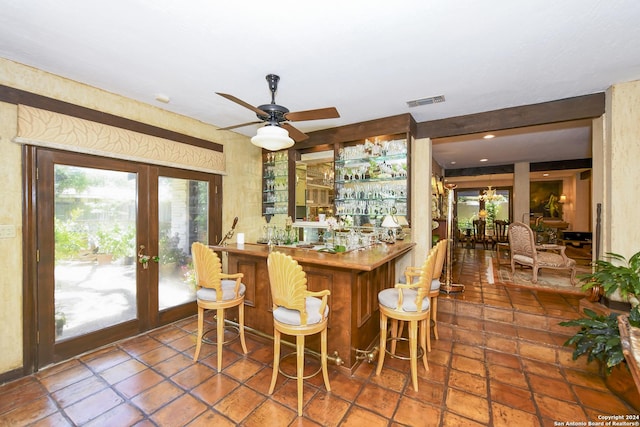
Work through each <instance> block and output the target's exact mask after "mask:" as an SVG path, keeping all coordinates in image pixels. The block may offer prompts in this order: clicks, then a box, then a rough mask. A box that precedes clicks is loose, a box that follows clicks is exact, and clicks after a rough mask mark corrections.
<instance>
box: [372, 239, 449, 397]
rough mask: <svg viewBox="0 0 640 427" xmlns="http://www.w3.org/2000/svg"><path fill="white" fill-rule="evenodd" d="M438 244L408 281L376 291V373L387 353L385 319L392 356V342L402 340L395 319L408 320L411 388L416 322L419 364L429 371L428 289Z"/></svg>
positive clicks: (414, 377)
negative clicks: (377, 355) (378, 351)
mask: <svg viewBox="0 0 640 427" xmlns="http://www.w3.org/2000/svg"><path fill="white" fill-rule="evenodd" d="M437 253H438V246H434V247H433V248H431V250H430V251H429V255H428V256H427V259H426V261H425V263H424V264H423V265H422V267H420V268H419V269H417V270H416V271H415V272H411V271H407V272H405V275H406V276H407V283H396V285H395V286H394V287H393V288H389V289H384V290H382V291H380V292H379V293H378V303H379V307H380V357H379V359H378V367H377V369H376V375H380V372H381V371H382V365H383V364H384V357H385V353H386V352H387V350H386V348H387V320H388V319H389V318H390V319H391V338H390V340H392V341H394V344H393V345H392V351H391V352H390V354H391V355H393V353H395V351H394V350H395V341H398V340H405V339H404V338H400V337H399V336H398V335H397V332H398V321H406V322H409V339H408V341H409V354H410V356H409V359H410V361H411V380H412V382H413V389H414V390H415V391H418V357H419V356H418V354H419V352H418V322H420V348H421V350H422V363H423V364H424V368H425V369H426V370H427V371H428V370H429V364H428V362H427V351H426V336H427V332H428V324H429V315H430V302H429V298H428V296H429V292H430V288H431V281H432V278H433V270H434V267H435V263H436V257H437ZM413 277H417V278H418V281H417V282H415V283H411V279H412V278H413Z"/></svg>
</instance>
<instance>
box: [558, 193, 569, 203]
mask: <svg viewBox="0 0 640 427" xmlns="http://www.w3.org/2000/svg"><path fill="white" fill-rule="evenodd" d="M558 202H559V203H567V195H566V194H561V195H560V200H558Z"/></svg>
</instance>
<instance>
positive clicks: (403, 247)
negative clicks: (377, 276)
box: [211, 241, 416, 271]
mask: <svg viewBox="0 0 640 427" xmlns="http://www.w3.org/2000/svg"><path fill="white" fill-rule="evenodd" d="M415 245H416V244H415V243H413V242H409V241H398V242H396V243H393V244H388V243H379V244H376V245H373V246H369V247H367V248H364V249H359V250H354V251H350V252H339V253H327V252H320V251H317V250H315V249H309V248H299V247H294V246H274V247H273V249H272V250H274V251H279V252H283V253H285V254H287V255H290V256H291V257H292V258H293V259H295V260H296V261H298V262H301V263H309V264H316V265H325V266H328V267H335V268H348V269H353V270H360V271H372V270H375V269H376V268H377V267H379V266H380V265H382V264H384V263H386V262H388V261H389V260H392V259H394V258H397V257H399V256H401V255H403V254H405V253H407V252H409V251H410V250H411V249H412V248H413V247H414V246H415ZM211 248H212V249H213V250H215V251H221V252H228V253H233V254H240V255H242V254H245V255H251V256H258V257H263V258H267V257H268V256H269V246H267V245H265V244H258V243H245V244H243V245H238V244H235V243H230V244H228V245H224V246H217V245H212V246H211Z"/></svg>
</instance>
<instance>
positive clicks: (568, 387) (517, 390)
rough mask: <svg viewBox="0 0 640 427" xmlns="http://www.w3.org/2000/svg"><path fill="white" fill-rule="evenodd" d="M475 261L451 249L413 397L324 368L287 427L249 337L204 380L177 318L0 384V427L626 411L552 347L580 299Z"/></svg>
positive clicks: (207, 367) (551, 420)
mask: <svg viewBox="0 0 640 427" xmlns="http://www.w3.org/2000/svg"><path fill="white" fill-rule="evenodd" d="M484 252H485V251H482V250H459V251H458V253H457V257H458V259H459V260H464V262H458V263H457V264H456V266H455V267H456V268H455V269H454V281H455V282H456V283H463V284H464V285H465V292H464V293H462V294H451V295H445V294H443V295H442V296H441V298H440V299H439V301H440V309H439V324H438V325H439V326H438V328H439V333H440V339H439V340H437V341H436V340H432V347H433V348H432V351H431V353H429V366H430V370H429V371H428V372H425V371H424V369H423V368H420V369H419V389H420V392H418V393H416V392H415V391H414V390H413V388H412V387H411V381H410V375H409V367H408V362H405V361H401V360H398V359H391V358H388V357H387V358H386V360H385V366H384V369H383V370H382V373H381V375H380V376H375V369H374V368H375V367H374V365H372V364H368V363H363V364H362V365H360V367H359V368H358V369H357V371H356V372H355V374H354V375H353V376H347V375H345V374H344V373H343V372H342V371H340V370H339V369H338V368H336V367H332V368H330V381H331V387H332V391H331V392H330V393H327V392H326V391H325V389H324V386H323V383H322V378H321V376H320V375H319V376H316V377H314V378H312V379H310V380H307V381H306V382H305V387H304V416H303V417H300V418H298V417H297V416H296V388H295V382H294V381H292V380H287V379H285V378H284V377H283V376H282V375H281V376H279V379H278V384H277V386H276V390H275V392H274V394H273V395H272V396H269V395H267V390H268V387H269V381H270V378H271V372H272V370H271V362H272V344H271V342H270V341H265V340H263V339H261V338H258V337H255V336H251V335H249V336H248V340H247V346H248V348H249V354H248V355H247V356H244V355H242V353H241V350H240V345H239V343H238V342H237V341H236V342H234V343H231V344H229V345H227V346H225V348H224V356H223V364H224V368H223V370H222V372H221V373H217V372H216V369H215V368H214V366H215V360H214V359H215V353H214V349H215V347H214V346H211V345H204V346H203V351H202V352H201V355H200V361H199V362H198V363H195V364H194V363H192V361H191V358H192V356H193V351H194V342H195V339H194V336H193V334H194V331H195V330H196V321H195V318H189V319H186V320H184V321H180V322H178V323H175V324H172V325H169V326H165V327H162V328H160V329H157V330H154V331H151V332H149V333H146V334H144V335H141V336H138V337H135V338H132V339H129V340H125V341H122V342H119V343H117V344H114V345H111V346H108V347H106V348H102V349H100V350H97V351H95V352H92V353H89V354H85V355H83V356H81V357H78V358H74V359H72V360H69V361H66V362H63V363H60V364H58V365H55V366H52V367H49V368H47V369H44V370H42V371H40V372H39V373H37V374H35V375H31V376H29V377H25V378H21V379H19V380H17V381H14V382H11V383H8V384H4V385H2V386H0V426H23V425H30V426H72V425H88V426H131V425H136V426H141V427H142V426H183V425H189V426H200V425H202V426H204V425H207V426H232V425H239V424H240V425H245V426H290V425H300V426H303V425H304V426H311V425H315V426H367V427H373V426H402V425H411V426H422V425H424V426H439V425H442V426H510V427H514V426H553V425H571V424H561V423H571V422H573V423H578V422H585V424H583V425H587V424H586V422H588V421H598V420H599V418H598V416H599V415H623V414H632V413H634V410H633V409H631V408H630V407H628V406H627V405H626V404H625V403H624V402H623V401H621V400H619V399H618V398H616V397H615V396H614V395H612V393H611V392H609V390H608V389H607V388H606V386H605V384H604V382H603V379H602V378H601V377H600V376H598V375H596V374H595V373H594V372H595V371H596V366H595V365H588V364H586V363H585V362H581V361H572V360H571V350H570V349H567V348H563V347H562V343H563V342H564V340H565V339H566V338H567V335H568V334H569V332H568V331H564V330H563V328H562V327H560V326H558V325H557V321H561V320H564V319H567V318H571V317H575V315H576V313H577V312H578V301H579V297H575V296H567V295H561V294H554V293H547V292H536V291H530V290H525V289H519V288H515V287H506V286H503V285H500V284H497V285H491V284H489V283H488V282H487V275H488V274H489V273H488V271H489V270H488V268H487V262H490V260H489V261H488V260H487V258H486V256H485V253H484ZM283 349H287V347H283ZM573 425H581V424H573Z"/></svg>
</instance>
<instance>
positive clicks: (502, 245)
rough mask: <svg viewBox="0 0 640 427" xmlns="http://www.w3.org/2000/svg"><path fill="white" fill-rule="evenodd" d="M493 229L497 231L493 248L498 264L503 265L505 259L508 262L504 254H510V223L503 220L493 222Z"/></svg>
mask: <svg viewBox="0 0 640 427" xmlns="http://www.w3.org/2000/svg"><path fill="white" fill-rule="evenodd" d="M493 228H494V230H495V236H494V239H493V248H494V249H495V250H496V257H497V259H498V264H502V263H503V262H502V261H503V259H504V261H506V262H509V261H507V260H506V258H503V256H502V253H503V252H504V253H505V254H507V256H508V254H509V236H508V234H507V230H508V228H509V221H506V220H503V219H496V220H495V221H494V222H493Z"/></svg>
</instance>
